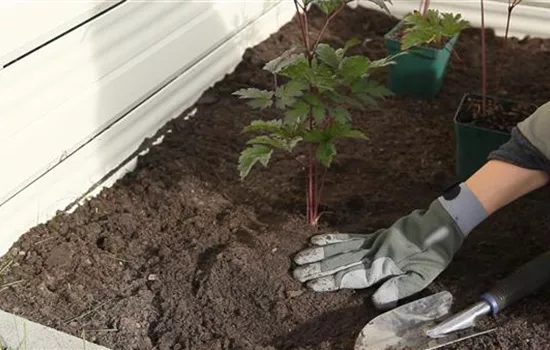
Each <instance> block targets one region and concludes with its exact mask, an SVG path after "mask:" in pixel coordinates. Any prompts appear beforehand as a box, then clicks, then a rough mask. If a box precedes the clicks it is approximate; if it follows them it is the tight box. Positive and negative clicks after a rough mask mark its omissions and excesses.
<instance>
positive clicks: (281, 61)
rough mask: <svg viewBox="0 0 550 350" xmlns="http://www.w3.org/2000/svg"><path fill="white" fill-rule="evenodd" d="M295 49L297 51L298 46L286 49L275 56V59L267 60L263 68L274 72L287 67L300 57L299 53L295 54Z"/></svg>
mask: <svg viewBox="0 0 550 350" xmlns="http://www.w3.org/2000/svg"><path fill="white" fill-rule="evenodd" d="M295 51H296V47H292V48H290V49H288V50H286V51H285V52H283V53H282V54H281V55H280V56H279V57H277V58H274V59H273V60H271V61H269V62H267V63H266V64H265V65H264V67H263V69H264V70H267V71H269V72H271V73H273V74H277V73H279V72H280V71H281V70H283V69H284V68H285V67H287V66H288V65H291V64H293V63H294V62H295V61H296V60H297V59H298V56H299V55H297V54H294V52H295Z"/></svg>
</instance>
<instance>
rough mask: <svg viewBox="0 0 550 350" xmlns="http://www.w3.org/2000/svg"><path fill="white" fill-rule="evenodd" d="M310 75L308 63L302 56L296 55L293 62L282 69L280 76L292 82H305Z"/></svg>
mask: <svg viewBox="0 0 550 350" xmlns="http://www.w3.org/2000/svg"><path fill="white" fill-rule="evenodd" d="M309 73H310V68H309V63H308V60H307V58H306V57H305V56H304V54H300V55H297V56H296V57H295V58H294V60H293V61H292V62H291V63H289V64H287V65H286V66H285V67H284V68H282V69H281V70H280V72H279V74H280V75H282V76H284V77H287V78H290V79H293V80H302V81H304V80H307V78H308V74H309Z"/></svg>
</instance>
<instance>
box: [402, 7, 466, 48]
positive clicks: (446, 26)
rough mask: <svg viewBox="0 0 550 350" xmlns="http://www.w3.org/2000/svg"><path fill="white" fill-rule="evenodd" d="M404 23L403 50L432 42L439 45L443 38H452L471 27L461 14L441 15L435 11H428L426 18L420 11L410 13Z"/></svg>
mask: <svg viewBox="0 0 550 350" xmlns="http://www.w3.org/2000/svg"><path fill="white" fill-rule="evenodd" d="M404 23H405V33H404V35H403V37H402V39H401V49H402V50H408V49H410V48H411V47H413V46H421V45H425V44H429V43H432V42H436V43H439V42H441V39H442V38H443V37H451V36H453V35H455V34H457V33H459V32H460V31H461V30H463V29H465V28H467V27H468V26H469V23H468V22H467V21H465V20H463V19H462V16H461V15H460V14H456V15H455V14H452V13H440V12H439V11H438V10H434V9H430V10H428V12H427V13H426V16H423V15H422V14H421V13H420V12H418V11H414V12H412V13H409V14H407V15H406V16H405V17H404Z"/></svg>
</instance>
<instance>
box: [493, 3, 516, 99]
mask: <svg viewBox="0 0 550 350" xmlns="http://www.w3.org/2000/svg"><path fill="white" fill-rule="evenodd" d="M521 1H522V0H508V16H507V18H506V30H505V32H504V42H503V44H502V55H501V61H504V59H505V58H506V52H507V51H508V34H509V32H510V20H511V19H512V11H514V8H515V7H516V6H517V5H519V4H520V3H521ZM499 63H501V62H499ZM502 70H503V69H501V67H497V79H496V80H497V86H496V88H497V93H498V91H499V90H500V81H501V77H502Z"/></svg>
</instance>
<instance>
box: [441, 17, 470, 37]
mask: <svg viewBox="0 0 550 350" xmlns="http://www.w3.org/2000/svg"><path fill="white" fill-rule="evenodd" d="M441 16H442V18H441V31H442V32H443V33H442V34H443V35H444V36H447V37H451V36H453V35H455V34H458V33H460V32H461V31H462V30H464V29H466V28H468V27H469V26H470V23H469V22H468V21H466V20H464V19H462V15H461V14H460V13H457V14H452V13H443V14H442V15H441Z"/></svg>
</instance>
